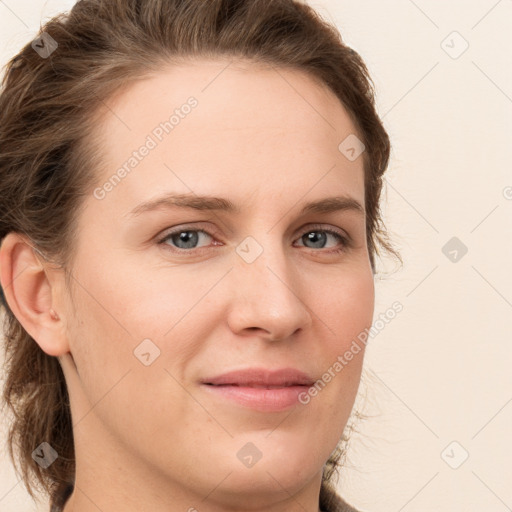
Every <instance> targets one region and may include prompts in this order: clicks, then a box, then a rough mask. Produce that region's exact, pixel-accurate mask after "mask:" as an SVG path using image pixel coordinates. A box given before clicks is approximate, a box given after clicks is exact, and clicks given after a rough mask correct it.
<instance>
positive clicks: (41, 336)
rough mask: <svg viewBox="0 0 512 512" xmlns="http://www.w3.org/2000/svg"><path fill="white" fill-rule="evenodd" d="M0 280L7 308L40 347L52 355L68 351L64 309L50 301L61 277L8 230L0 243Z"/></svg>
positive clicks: (22, 238) (60, 284)
mask: <svg viewBox="0 0 512 512" xmlns="http://www.w3.org/2000/svg"><path fill="white" fill-rule="evenodd" d="M0 283H1V285H2V288H3V292H4V295H5V300H6V301H7V304H8V305H9V308H10V309H11V311H12V312H13V314H14V315H15V316H16V318H17V319H18V321H19V322H20V323H21V325H22V326H23V328H24V329H25V331H27V333H28V334H29V335H30V336H31V337H32V338H33V339H34V340H35V342H36V343H37V344H38V345H39V346H40V347H41V349H42V350H43V351H44V352H46V353H47V354H48V355H51V356H59V355H62V354H65V353H66V352H69V344H68V341H67V337H66V333H65V329H64V321H63V320H64V318H62V314H63V312H62V311H61V312H58V311H55V309H57V308H55V307H54V306H55V304H54V303H53V302H54V299H55V297H56V296H60V294H59V293H57V292H58V291H60V290H56V288H57V287H59V286H62V279H57V275H56V274H55V272H54V271H50V269H49V268H48V267H47V266H46V265H45V264H44V263H43V262H42V261H41V258H40V257H39V255H38V254H37V253H36V251H35V250H34V249H33V248H32V245H31V244H30V242H29V240H28V239H27V238H26V237H25V236H23V235H20V234H19V233H14V232H11V233H8V234H7V235H6V237H5V238H4V239H3V241H2V245H1V246H0Z"/></svg>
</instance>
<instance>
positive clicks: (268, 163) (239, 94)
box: [98, 60, 364, 213]
mask: <svg viewBox="0 0 512 512" xmlns="http://www.w3.org/2000/svg"><path fill="white" fill-rule="evenodd" d="M98 130H99V132H100V134H101V137H100V140H101V146H102V147H101V150H102V161H103V162H104V168H103V169H102V171H101V175H100V176H99V177H98V183H99V185H100V186H101V185H102V184H104V183H105V182H106V181H108V180H110V179H111V178H112V177H113V176H114V174H116V172H117V171H118V170H119V169H124V170H125V172H121V173H120V174H122V175H123V177H122V179H121V180H117V179H116V180H114V181H116V183H115V185H114V186H113V187H109V193H108V196H107V197H106V198H105V199H106V201H105V202H106V203H109V207H111V208H113V207H114V206H115V207H116V208H118V209H121V210H122V211H123V213H125V212H127V211H129V210H131V209H132V208H133V206H134V205H135V203H136V202H138V201H139V200H145V199H148V197H151V196H153V195H157V194H158V193H161V192H170V191H174V192H176V193H197V194H199V195H201V194H211V195H222V196H226V195H227V196H229V197H230V198H231V199H232V200H233V201H234V202H236V203H241V202H243V201H244V200H245V199H246V198H247V197H248V196H250V197H254V195H256V196H258V197H261V198H267V199H268V200H269V201H271V200H272V199H277V198H282V196H283V194H286V195H287V196H288V197H290V200H291V198H295V199H297V200H299V199H300V198H301V197H303V196H304V195H306V194H307V195H308V199H315V198H317V197H318V196H320V197H321V196H324V195H326V194H327V193H329V194H330V195H334V194H333V193H340V194H346V195H351V196H353V197H356V198H358V199H359V200H360V201H361V202H362V203H363V204H364V197H363V196H364V179H363V178H364V176H363V158H362V156H361V157H360V158H358V159H357V160H355V161H350V160H349V159H347V158H346V157H345V155H344V154H343V153H342V152H341V151H340V150H339V145H340V143H341V142H342V141H343V140H345V139H346V138H347V137H348V136H353V135H354V134H356V129H355V127H354V124H353V123H352V121H351V119H350V116H349V115H348V113H347V111H346V110H345V108H344V107H343V105H342V104H341V102H340V101H339V99H338V98H337V97H336V96H335V95H334V93H332V91H330V89H328V87H327V86H325V85H323V84H321V83H319V81H317V80H316V79H315V78H313V77H311V76H310V75H309V74H306V73H304V72H302V71H298V70H292V69H284V68H274V67H272V66H262V65H259V64H258V65H257V64H254V63H249V62H244V61H235V62H230V61H229V60H218V61H209V60H205V61H193V62H189V63H187V64H180V65H179V66H178V65H169V66H168V67H163V68H162V70H161V71H159V72H158V73H155V74H153V75H152V76H151V77H149V78H146V79H144V80H141V81H138V82H135V83H134V84H132V85H130V86H129V87H128V88H126V89H125V90H123V91H120V92H119V93H118V94H117V95H116V96H115V97H114V98H111V99H109V100H108V101H107V102H106V106H105V108H104V112H103V113H102V117H101V123H100V125H99V126H98ZM144 147H146V148H147V149H145V150H144V149H143V148H144ZM141 153H144V155H141ZM118 174H119V173H118ZM104 207H106V206H105V205H104Z"/></svg>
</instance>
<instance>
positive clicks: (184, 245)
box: [158, 227, 350, 253]
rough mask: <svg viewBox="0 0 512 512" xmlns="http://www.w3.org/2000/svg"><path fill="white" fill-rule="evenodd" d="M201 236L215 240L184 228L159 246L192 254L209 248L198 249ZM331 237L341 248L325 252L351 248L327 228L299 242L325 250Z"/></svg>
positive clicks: (307, 234)
mask: <svg viewBox="0 0 512 512" xmlns="http://www.w3.org/2000/svg"><path fill="white" fill-rule="evenodd" d="M201 234H202V235H205V236H206V237H210V238H213V235H211V234H210V233H208V232H207V231H205V230H203V229H188V228H187V227H183V228H180V229H176V230H174V231H172V232H170V233H168V234H166V235H165V237H164V238H162V239H160V240H159V241H158V244H159V245H163V246H165V249H167V250H170V251H172V252H174V253H187V252H189V253H190V252H192V251H193V250H201V249H206V248H208V246H204V247H197V244H198V243H199V241H200V239H201V236H200V235H201ZM329 236H331V237H333V238H334V239H335V240H337V241H338V243H339V244H340V247H338V248H335V249H331V250H324V251H323V252H326V253H339V252H342V251H345V250H346V249H347V248H348V247H350V239H349V238H348V237H347V236H344V235H343V234H342V233H341V232H338V231H335V230H332V229H325V228H323V229H321V228H318V229H316V228H314V227H313V228H311V227H310V228H309V229H308V230H307V231H304V232H303V234H302V235H301V236H300V237H299V240H302V241H303V243H312V244H316V247H315V246H313V247H307V246H305V245H304V247H306V248H307V249H325V248H324V247H322V246H323V245H324V244H326V243H327V240H328V237H329ZM217 245H219V244H217ZM319 245H320V246H319Z"/></svg>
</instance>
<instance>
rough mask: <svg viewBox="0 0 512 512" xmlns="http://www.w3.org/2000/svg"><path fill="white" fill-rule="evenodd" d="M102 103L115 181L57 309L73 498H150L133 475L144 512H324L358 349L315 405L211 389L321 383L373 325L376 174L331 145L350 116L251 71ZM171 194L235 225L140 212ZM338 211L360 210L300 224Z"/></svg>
mask: <svg viewBox="0 0 512 512" xmlns="http://www.w3.org/2000/svg"><path fill="white" fill-rule="evenodd" d="M226 66H227V67H226ZM191 97H193V98H195V102H194V101H191V102H189V105H191V108H185V107H182V106H183V105H185V104H187V100H188V99H189V98H191ZM107 103H108V111H107V110H106V111H105V112H106V113H105V116H104V117H103V120H102V122H101V123H100V124H99V125H98V133H99V134H100V135H101V140H102V148H103V156H102V158H103V162H104V168H102V169H101V176H99V178H98V182H97V184H96V187H95V189H94V191H91V194H90V196H88V197H87V199H86V201H85V208H84V210H83V211H82V212H81V215H80V218H79V230H78V233H79V238H78V240H77V242H76V244H77V245H76V257H75V259H74V261H73V267H72V275H73V278H74V279H73V280H72V283H73V284H74V286H73V298H74V302H73V303H71V302H70V301H67V302H66V304H67V306H66V305H64V304H63V305H62V307H67V308H73V309H69V311H68V312H67V318H69V322H68V337H69V346H70V352H71V355H72V358H73V361H74V364H75V365H76V372H74V370H73V369H72V367H71V366H69V365H66V366H65V367H64V369H65V375H66V380H67V382H68V386H69V389H70V396H71V403H72V412H73V419H74V423H75V427H74V428H75V434H74V435H75V443H76V452H77V485H78V486H79V487H80V488H81V489H83V491H84V492H85V493H87V495H88V496H89V497H90V499H92V500H93V501H94V502H95V503H97V504H98V506H100V507H101V505H100V503H102V504H103V507H105V508H106V509H107V510H108V506H107V502H105V500H106V499H107V498H106V496H107V495H108V496H113V495H115V498H112V503H117V504H119V503H120V500H123V499H126V498H125V496H126V495H130V501H129V502H128V503H129V504H130V505H132V504H133V503H134V502H135V501H136V500H137V499H138V498H137V497H135V496H133V494H136V493H134V478H135V477H136V478H137V488H139V489H141V488H144V489H151V492H149V491H146V493H145V494H144V501H143V502H142V501H141V507H142V508H140V510H146V508H145V507H147V503H148V500H153V504H154V505H155V508H153V510H164V507H163V506H162V503H163V502H164V501H165V499H164V498H168V499H172V503H175V504H176V505H177V508H176V510H181V508H178V505H179V507H182V506H183V507H184V508H183V510H187V507H192V506H195V505H199V504H200V505H201V507H199V506H198V507H197V508H198V509H199V510H228V509H230V508H229V507H237V506H238V507H241V508H243V509H245V510H250V509H252V510H257V509H258V507H259V508H261V510H274V508H273V507H277V504H279V503H280V504H281V505H280V506H281V507H282V506H283V503H285V502H286V501H287V500H288V501H293V500H295V499H298V498H297V496H301V494H300V493H303V495H302V500H303V503H308V504H309V505H310V506H309V507H308V508H307V510H315V511H316V508H312V506H313V505H312V503H314V499H316V500H317V501H316V503H317V504H318V491H319V486H320V478H321V472H322V468H323V465H324V464H325V462H326V461H327V459H328V457H329V455H330V453H331V452H332V451H333V450H334V448H335V447H336V444H337V443H338V441H339V439H340V437H341V435H342V432H343V429H344V427H345V425H346V423H347V420H348V417H349V415H350V412H351V409H352V406H353V403H354V399H355V396H356V393H357V389H358V385H359V380H360V372H361V365H362V361H363V354H364V347H363V349H362V350H360V351H359V352H358V353H356V354H354V357H353V359H352V360H351V361H350V363H349V364H347V365H346V366H345V367H343V370H342V371H339V372H337V373H336V374H335V376H334V377H333V378H332V379H331V380H330V382H328V383H327V384H326V385H325V386H324V387H323V388H321V390H320V391H319V392H318V393H317V395H316V396H314V397H311V396H310V395H308V396H310V400H308V401H307V403H301V402H300V401H298V400H297V396H296V398H295V400H294V401H290V400H289V395H290V394H293V393H292V392H291V391H290V390H288V393H286V392H284V391H282V390H281V391H275V390H274V391H270V392H268V391H267V395H266V397H265V396H264V392H263V391H261V389H260V390H259V391H257V390H254V389H253V390H252V392H251V391H250V390H249V391H248V394H249V395H251V396H252V398H251V399H249V400H247V401H243V400H242V399H239V400H236V399H234V398H233V397H232V396H228V395H229V390H231V391H233V387H230V388H228V387H224V388H221V387H220V386H218V387H214V386H211V385H208V384H205V383H204V382H205V381H208V382H209V381H211V380H212V379H213V377H216V376H219V375H221V374H224V373H226V372H230V371H234V370H245V369H249V368H258V369H267V370H279V369H282V368H293V369H297V370H300V371H302V372H304V373H305V374H306V375H308V376H309V377H310V380H311V381H312V382H315V381H317V380H318V379H322V376H323V374H324V373H325V372H327V371H328V369H329V368H332V367H333V365H334V363H335V362H336V361H337V360H338V356H340V355H342V354H344V353H345V352H346V351H347V350H348V349H349V347H350V346H351V343H352V342H353V340H354V339H355V338H356V337H357V335H358V334H359V333H360V332H361V331H363V330H364V329H365V328H368V327H370V325H371V322H372V316H373V307H374V283H373V274H372V271H371V267H370V261H369V257H368V247H367V243H366V225H365V216H364V208H365V203H364V174H363V158H362V156H361V157H359V158H357V159H355V160H351V159H348V158H346V157H345V156H344V154H342V152H340V150H339V148H338V146H339V145H340V143H341V142H342V141H343V140H344V139H346V138H347V137H348V136H349V135H352V134H355V133H356V129H355V127H354V125H353V123H352V122H351V120H350V117H349V116H348V114H347V112H346V110H345V109H344V108H343V106H342V105H341V103H340V101H339V100H338V99H337V98H336V96H335V95H333V93H332V92H331V91H329V90H328V89H327V88H326V87H324V86H321V85H319V84H318V83H317V82H316V81H315V80H313V79H312V78H310V77H309V76H308V75H306V74H304V73H302V72H299V71H292V70H284V69H279V70H275V69H272V68H264V67H262V66H256V65H255V64H253V63H245V64H242V61H238V62H237V63H233V64H231V65H230V66H228V62H227V61H222V60H219V61H196V62H194V63H190V64H189V65H181V66H179V67H169V68H168V69H165V70H162V71H161V72H159V73H158V74H155V75H154V76H152V77H151V78H149V79H147V80H144V81H140V82H138V83H136V84H134V85H132V86H131V87H129V88H128V89H127V90H125V91H123V92H122V93H121V94H118V95H117V96H116V97H115V98H113V99H111V100H110V101H109V102H107ZM176 109H180V110H179V112H178V113H177V114H176V116H177V117H179V121H177V118H175V119H174V121H173V122H174V123H175V126H174V127H173V128H172V130H171V129H169V127H167V129H168V133H166V132H165V130H164V129H163V128H162V125H161V124H160V123H162V122H164V121H166V120H169V118H170V115H171V114H172V113H173V112H174V111H175V110H176ZM164 126H165V125H164ZM158 127H160V130H159V129H158ZM148 136H150V139H151V140H152V141H153V142H154V144H152V143H151V141H150V139H148ZM159 139H160V140H159ZM144 144H146V147H148V148H149V150H148V151H144V150H139V148H141V146H142V145H144ZM134 150H135V151H137V155H138V156H137V157H136V158H137V163H136V164H135V163H134V162H135V161H131V162H132V167H131V168H130V170H129V172H128V171H127V169H128V168H129V167H130V166H129V165H128V166H127V167H125V171H126V172H125V173H123V172H117V170H118V169H119V168H120V167H121V166H123V165H124V164H125V163H126V162H128V160H129V158H130V157H131V156H133V152H134ZM142 153H144V154H145V156H143V155H142ZM116 173H117V174H116ZM114 174H116V175H117V177H118V178H120V179H117V178H112V177H113V175H114ZM109 183H110V185H109ZM168 194H187V195H189V196H190V197H191V198H196V196H215V197H220V198H224V199H226V200H228V201H230V202H231V203H233V205H234V206H235V207H236V208H238V210H239V211H227V210H226V211H225V210H222V209H219V210H208V209H194V208H180V207H176V206H174V207H172V206H171V207H169V206H167V207H166V206H164V205H163V203H161V206H160V207H159V208H156V209H147V208H144V207H141V206H140V205H141V204H144V203H146V202H148V201H154V200H155V199H158V198H161V197H162V196H165V195H168ZM334 196H336V197H343V198H349V199H351V200H352V201H353V203H352V205H353V204H355V202H358V203H359V204H360V205H361V208H362V210H363V211H362V212H361V211H358V210H357V209H356V208H355V207H352V208H342V209H340V210H335V211H329V212H322V211H315V210H314V209H313V210H308V211H306V212H305V213H303V212H302V210H303V208H304V206H305V205H306V204H307V203H310V202H316V201H321V200H324V199H326V198H331V197H334ZM134 211H135V212H136V213H133V212H134ZM324 230H333V231H334V232H338V233H339V234H340V235H341V236H342V237H345V238H347V239H348V240H349V242H348V245H346V246H344V245H343V242H342V241H341V238H338V237H337V236H336V235H335V234H330V233H329V232H327V231H324ZM171 231H174V232H176V233H177V234H175V235H174V236H169V234H170V233H171ZM180 232H181V233H183V235H185V236H182V237H180V236H179V233H180ZM187 233H188V237H187ZM310 233H311V236H310V237H308V236H307V235H308V234H310ZM314 233H317V235H316V238H315V237H314ZM160 242H161V243H160ZM337 249H341V250H340V251H339V252H336V250H337ZM71 304H73V305H74V306H71ZM143 340H146V341H143ZM142 354H145V355H142ZM145 363H147V364H145ZM307 389H308V388H307V387H302V388H299V391H304V390H307ZM238 391H240V388H239V389H238ZM302 397H303V398H304V397H305V394H302ZM305 401H306V400H303V402H305ZM248 443H250V444H248ZM257 459H258V460H257ZM254 461H256V462H254ZM113 471H115V474H116V478H115V479H112V472H113ZM103 477H104V478H103ZM102 486H105V487H103V488H102ZM102 489H103V490H102ZM214 489H215V491H214V492H213V490H214ZM299 491H300V493H299ZM296 493H299V494H297V495H296V496H295V497H294V499H293V500H292V499H291V498H290V495H292V494H296ZM315 493H316V498H315ZM207 495H208V498H207V499H206V500H205V501H202V502H201V501H200V500H201V499H203V498H204V497H205V496H207ZM108 499H110V498H108ZM102 500H103V501H102ZM159 500H161V501H159ZM194 500H195V501H194ZM108 503H110V502H108ZM142 503H144V506H142ZM167 503H169V502H167ZM158 504H160V506H161V507H162V508H158V506H157V505H158ZM132 506H133V505H132ZM294 506H297V504H296V503H295V504H294ZM216 507H217V508H216ZM118 508H119V507H118ZM135 509H136V508H133V510H135ZM235 509H236V508H233V510H235ZM126 510H131V509H130V508H129V507H127V508H126ZM147 510H149V509H147ZM166 510H167V509H166ZM275 510H278V509H275ZM279 510H281V509H279ZM282 510H294V508H293V507H289V508H286V507H284V508H282Z"/></svg>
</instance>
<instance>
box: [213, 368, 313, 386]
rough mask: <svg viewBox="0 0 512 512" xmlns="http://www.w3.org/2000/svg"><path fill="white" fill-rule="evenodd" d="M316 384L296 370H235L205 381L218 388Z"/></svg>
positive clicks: (306, 375)
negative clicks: (226, 386) (228, 385)
mask: <svg viewBox="0 0 512 512" xmlns="http://www.w3.org/2000/svg"><path fill="white" fill-rule="evenodd" d="M313 383H314V379H312V378H311V377H310V376H309V375H308V374H306V373H304V372H302V371H300V370H297V369H295V368H280V369H276V370H270V369H267V368H247V369H245V370H235V371H231V372H227V373H223V374H222V375H217V376H215V377H209V378H207V379H204V380H203V384H213V385H216V386H220V385H223V384H224V385H226V384H232V385H238V386H282V387H286V386H311V385H312V384H313Z"/></svg>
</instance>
